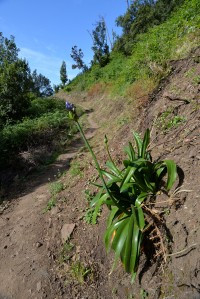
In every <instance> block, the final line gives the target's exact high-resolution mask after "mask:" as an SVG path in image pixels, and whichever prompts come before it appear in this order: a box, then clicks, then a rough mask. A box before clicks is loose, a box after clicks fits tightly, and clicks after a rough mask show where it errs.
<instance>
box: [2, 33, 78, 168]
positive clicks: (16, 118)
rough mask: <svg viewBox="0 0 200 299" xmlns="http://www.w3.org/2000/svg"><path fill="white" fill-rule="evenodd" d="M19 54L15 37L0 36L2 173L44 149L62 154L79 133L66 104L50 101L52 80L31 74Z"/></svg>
mask: <svg viewBox="0 0 200 299" xmlns="http://www.w3.org/2000/svg"><path fill="white" fill-rule="evenodd" d="M18 52H19V49H18V48H17V46H16V44H15V40H14V37H13V36H11V37H10V39H9V38H6V37H4V36H3V33H1V32H0V140H1V142H0V152H1V155H0V168H1V169H4V168H7V167H8V166H12V167H14V165H15V164H16V162H18V160H20V159H21V158H20V153H22V152H26V151H29V150H30V149H36V148H37V147H39V146H42V145H45V146H46V147H49V149H50V151H51V148H53V149H54V150H59V148H60V146H61V141H63V142H66V140H68V139H69V136H68V135H69V133H70V134H73V132H76V129H75V127H73V126H72V125H71V124H69V121H68V120H67V117H66V114H65V112H64V109H65V103H64V101H58V100H57V99H55V98H53V97H50V96H52V95H53V89H52V87H51V85H50V81H49V79H48V78H46V77H45V76H43V75H42V74H38V73H37V71H36V70H34V71H33V72H31V70H30V67H29V64H28V62H27V61H26V60H23V59H20V58H19V57H18ZM66 128H67V130H66ZM63 130H64V132H65V133H63ZM61 131H62V132H61ZM61 136H62V137H61ZM44 163H45V161H44ZM16 165H18V163H17V164H16Z"/></svg>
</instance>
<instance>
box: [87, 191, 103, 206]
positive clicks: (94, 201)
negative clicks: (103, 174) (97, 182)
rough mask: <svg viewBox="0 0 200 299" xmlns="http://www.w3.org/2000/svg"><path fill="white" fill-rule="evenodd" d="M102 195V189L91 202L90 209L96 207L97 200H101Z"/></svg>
mask: <svg viewBox="0 0 200 299" xmlns="http://www.w3.org/2000/svg"><path fill="white" fill-rule="evenodd" d="M102 193H103V188H102V189H101V190H100V191H99V192H98V193H97V194H96V196H95V197H94V198H93V200H92V201H91V203H90V206H91V207H93V206H94V205H96V203H97V202H98V200H99V199H100V198H101V196H102Z"/></svg>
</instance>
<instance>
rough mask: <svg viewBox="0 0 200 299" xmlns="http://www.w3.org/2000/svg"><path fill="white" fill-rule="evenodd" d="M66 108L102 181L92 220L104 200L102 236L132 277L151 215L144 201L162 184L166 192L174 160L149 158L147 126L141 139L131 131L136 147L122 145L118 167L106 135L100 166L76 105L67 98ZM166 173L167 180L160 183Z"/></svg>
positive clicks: (95, 200)
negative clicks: (103, 162) (105, 157)
mask: <svg viewBox="0 0 200 299" xmlns="http://www.w3.org/2000/svg"><path fill="white" fill-rule="evenodd" d="M66 108H67V110H68V114H69V118H71V119H73V120H74V121H75V122H76V124H77V127H78V129H79V131H80V133H81V136H82V137H83V139H84V141H85V144H86V146H87V148H88V149H89V151H90V153H91V155H92V157H93V159H94V162H95V165H96V169H97V171H98V173H99V177H100V179H101V181H102V184H101V185H99V184H97V186H98V188H99V192H98V193H97V194H96V196H95V197H94V198H93V200H92V202H91V206H95V212H94V215H93V217H94V219H93V220H94V221H95V217H97V214H98V211H99V208H100V206H101V205H103V204H106V205H107V206H108V207H109V210H110V212H109V216H108V221H107V228H106V231H105V236H104V241H105V246H106V249H107V250H109V249H110V248H111V249H113V250H114V251H115V262H114V264H115V263H116V261H117V259H120V260H121V261H122V263H123V265H124V268H125V271H126V272H128V273H131V278H132V281H134V279H135V276H136V273H137V270H138V265H139V257H140V254H141V245H142V242H143V239H144V235H145V232H146V230H147V227H148V226H149V225H150V220H149V219H150V218H151V216H152V217H153V213H152V214H151V210H150V209H149V208H148V207H147V203H148V204H149V203H151V200H154V201H155V196H156V194H157V193H158V191H159V190H160V188H161V187H162V188H165V191H166V193H168V191H169V190H170V189H171V188H172V186H173V184H174V182H175V180H176V176H177V171H176V164H175V163H174V161H172V160H165V161H159V162H153V161H152V157H151V155H150V153H149V151H148V146H149V143H150V131H149V129H147V130H146V132H145V134H144V138H143V140H142V139H141V137H140V136H139V134H138V133H136V132H133V137H134V141H135V147H134V146H133V145H132V143H131V142H129V145H128V146H127V147H126V148H125V152H126V154H127V159H126V160H124V161H123V165H121V167H118V166H117V165H116V163H115V162H114V160H113V159H112V157H111V155H110V152H109V148H108V140H107V138H105V145H106V149H107V153H108V157H109V160H108V161H107V163H106V170H105V169H102V168H101V167H100V165H99V163H98V161H97V158H96V155H95V154H94V151H93V149H92V148H91V146H90V144H89V143H88V141H87V139H86V137H85V135H84V132H83V130H82V128H81V126H80V124H79V121H78V116H77V114H76V109H75V106H74V105H73V104H70V103H68V102H66ZM165 174H167V182H166V184H165V186H163V177H164V175H165ZM158 238H159V236H158ZM161 243H162V240H161ZM162 245H163V244H162Z"/></svg>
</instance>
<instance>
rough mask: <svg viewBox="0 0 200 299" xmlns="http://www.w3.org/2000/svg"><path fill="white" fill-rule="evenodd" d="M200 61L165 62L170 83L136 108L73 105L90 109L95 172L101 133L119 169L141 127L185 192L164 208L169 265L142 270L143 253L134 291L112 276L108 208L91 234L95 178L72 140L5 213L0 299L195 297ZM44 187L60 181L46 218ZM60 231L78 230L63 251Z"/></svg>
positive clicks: (198, 294) (198, 290) (199, 258)
mask: <svg viewBox="0 0 200 299" xmlns="http://www.w3.org/2000/svg"><path fill="white" fill-rule="evenodd" d="M199 57H200V49H196V50H195V51H194V52H193V53H191V55H190V57H189V58H187V59H183V60H180V61H176V62H171V72H170V74H169V75H168V77H167V78H165V79H163V80H162V82H161V83H160V85H159V87H158V88H157V90H155V91H154V93H153V94H151V95H150V96H149V99H148V101H146V100H145V104H144V103H143V107H139V109H138V108H136V104H135V103H133V102H132V101H131V99H122V98H117V99H113V100H112V99H108V98H107V96H106V95H105V94H101V95H98V97H97V96H96V97H95V96H94V95H93V96H90V97H87V95H79V96H77V95H73V96H72V95H70V96H69V99H70V100H71V101H72V102H74V103H77V104H80V105H82V106H83V107H84V108H87V109H88V128H89V129H88V131H87V136H88V137H89V138H90V141H91V144H92V146H93V148H94V150H95V152H96V153H97V156H98V159H99V161H100V163H101V165H104V163H105V161H106V159H107V157H106V155H105V154H104V150H103V149H104V145H103V139H104V134H107V135H108V137H109V140H110V148H111V152H112V154H113V156H114V157H115V159H116V161H118V162H120V161H121V159H122V158H123V156H124V154H123V146H124V145H125V144H127V143H128V141H129V140H132V133H131V131H132V130H133V129H134V130H137V131H139V132H141V133H144V131H145V129H146V128H147V127H149V128H150V129H151V145H150V150H151V154H152V157H153V159H154V160H156V159H161V160H162V159H173V160H174V161H175V162H176V163H177V165H178V173H179V181H178V182H177V184H176V186H175V188H174V190H175V189H176V188H177V187H180V189H178V190H179V191H181V192H180V193H176V194H174V195H173V196H172V202H171V205H170V206H169V205H163V209H165V214H164V215H165V224H166V227H167V231H168V234H167V235H166V236H165V238H166V240H165V241H166V243H168V244H169V247H170V250H169V251H168V253H167V262H166V263H164V262H163V261H159V260H158V261H155V260H153V259H152V260H151V262H150V263H149V264H147V263H146V257H145V255H144V254H142V255H141V263H140V264H141V265H140V267H139V271H138V277H137V278H136V281H135V283H134V284H133V285H131V284H130V276H129V275H128V274H126V273H125V272H124V270H123V268H122V266H121V264H120V263H118V264H117V266H116V268H115V270H114V271H113V272H112V273H111V268H112V262H113V253H112V252H111V253H109V254H107V253H106V251H105V248H104V244H103V233H104V230H105V226H106V216H107V209H106V208H103V210H102V213H101V217H100V218H99V219H98V224H96V225H92V224H87V223H86V222H85V218H84V216H85V214H86V212H87V211H88V203H87V200H86V199H87V198H88V197H89V196H90V194H92V193H93V192H94V191H96V190H95V189H94V188H92V187H91V185H90V181H94V180H95V179H96V178H97V173H96V172H95V168H94V165H93V162H92V160H91V157H90V155H89V153H88V152H87V151H86V150H85V148H84V147H83V143H82V142H81V140H80V138H79V136H77V138H76V139H75V140H74V143H73V144H72V145H71V149H70V150H69V151H68V153H65V154H63V155H61V156H60V157H59V159H58V161H57V162H56V163H54V164H53V165H51V166H50V167H48V168H47V169H45V170H44V171H43V173H34V174H32V175H30V176H29V177H28V178H27V179H26V181H25V182H24V183H23V185H22V186H21V187H22V189H23V193H21V194H20V195H18V196H17V195H16V196H15V197H14V198H11V200H10V201H9V203H4V205H3V206H2V213H1V218H0V231H1V233H0V244H1V251H0V269H1V271H0V298H4V299H6V298H7V299H9V298H13V299H24V298H34V299H36V298H37V299H40V298H49V299H54V298H57V299H68V298H69V299H75V298H77V299H78V298H84V299H86V298H88V299H96V298H98V299H107V298H113V299H124V298H127V299H131V298H138V299H139V298H150V299H154V298H155V299H164V298H165V299H173V298H178V299H195V298H196V299H197V298H200V228H199V222H200V220H199V215H198V212H199V211H200V184H199V179H200V175H199V170H200V167H199V164H200V146H199V145H200V139H199V136H200V132H199V120H200V119H199V118H200V113H199V108H200V63H199V61H200V60H199ZM89 109H90V110H89ZM89 111H90V113H89ZM127 120H128V121H127ZM70 161H71V167H70V168H69V165H70ZM62 172H64V174H63V175H60V173H62ZM49 179H50V181H51V182H54V181H55V182H61V183H62V184H63V186H64V190H62V191H61V192H59V193H58V194H57V195H56V206H55V207H52V209H51V210H50V211H48V212H45V213H44V209H45V208H46V206H47V203H48V201H49V199H51V194H50V189H49V186H50V184H49ZM84 190H90V193H89V191H88V193H85V192H84ZM160 201H162V194H161V195H160V198H158V202H160ZM87 220H88V219H87ZM88 221H89V220H88ZM64 224H75V228H74V229H73V231H72V233H71V235H70V239H69V240H68V241H67V242H65V243H64V244H63V243H62V237H63V236H61V231H63V230H62V228H63V225H64ZM149 250H150V249H149ZM146 251H147V252H148V248H147V249H146Z"/></svg>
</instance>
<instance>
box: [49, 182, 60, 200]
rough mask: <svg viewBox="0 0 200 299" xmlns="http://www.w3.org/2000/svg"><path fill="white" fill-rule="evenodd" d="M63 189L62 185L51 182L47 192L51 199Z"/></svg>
mask: <svg viewBox="0 0 200 299" xmlns="http://www.w3.org/2000/svg"><path fill="white" fill-rule="evenodd" d="M63 189H64V185H63V183H61V182H53V183H50V185H49V191H50V193H51V196H53V197H55V195H56V194H58V193H60V192H61V191H62V190H63Z"/></svg>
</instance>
